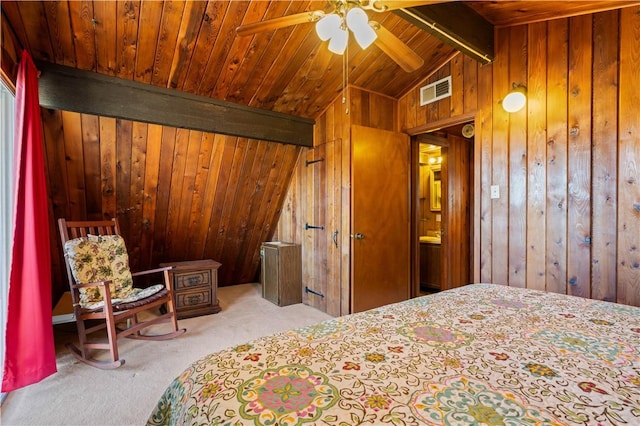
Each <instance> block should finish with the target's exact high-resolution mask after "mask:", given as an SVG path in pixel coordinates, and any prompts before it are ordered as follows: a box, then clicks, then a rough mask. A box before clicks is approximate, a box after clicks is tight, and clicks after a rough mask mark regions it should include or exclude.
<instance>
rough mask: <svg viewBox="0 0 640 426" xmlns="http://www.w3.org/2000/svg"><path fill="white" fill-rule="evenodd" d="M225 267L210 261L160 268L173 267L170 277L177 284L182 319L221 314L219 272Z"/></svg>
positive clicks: (177, 307)
mask: <svg viewBox="0 0 640 426" xmlns="http://www.w3.org/2000/svg"><path fill="white" fill-rule="evenodd" d="M221 265H222V264H221V263H219V262H216V261H215V260H210V259H207V260H193V261H189V262H173V263H161V264H160V266H173V269H172V270H170V271H169V275H170V276H171V279H172V280H173V281H172V282H173V293H174V302H175V304H176V312H177V314H178V319H183V318H190V317H196V316H198V315H208V314H215V313H218V312H220V305H219V302H218V268H220V266H221Z"/></svg>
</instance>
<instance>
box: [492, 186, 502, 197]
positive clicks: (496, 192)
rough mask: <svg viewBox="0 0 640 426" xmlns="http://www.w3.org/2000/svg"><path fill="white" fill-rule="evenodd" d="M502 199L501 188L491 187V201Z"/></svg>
mask: <svg viewBox="0 0 640 426" xmlns="http://www.w3.org/2000/svg"><path fill="white" fill-rule="evenodd" d="M496 198H500V186H499V185H491V199H492V200H493V199H496Z"/></svg>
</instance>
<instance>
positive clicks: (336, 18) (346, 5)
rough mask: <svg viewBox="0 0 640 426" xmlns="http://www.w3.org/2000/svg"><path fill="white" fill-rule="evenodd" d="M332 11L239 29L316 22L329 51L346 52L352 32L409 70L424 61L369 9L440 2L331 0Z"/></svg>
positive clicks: (258, 29)
mask: <svg viewBox="0 0 640 426" xmlns="http://www.w3.org/2000/svg"><path fill="white" fill-rule="evenodd" d="M329 3H330V5H331V7H330V10H329V12H325V11H323V10H313V11H310V12H301V13H296V14H293V15H288V16H282V17H279V18H274V19H268V20H266V21H261V22H253V23H250V24H246V25H242V26H240V27H238V28H237V29H236V33H237V34H238V35H239V36H247V35H253V34H256V33H259V32H262V31H273V30H277V29H279V28H284V27H288V26H291V25H298V24H304V23H309V22H315V23H316V32H317V33H318V37H319V38H320V39H321V40H322V41H329V46H328V47H329V50H330V51H331V52H333V53H337V54H342V53H344V50H345V48H346V46H347V43H348V39H349V32H351V33H352V34H353V36H354V38H355V39H356V41H357V42H358V44H359V45H360V47H362V48H363V49H366V48H367V47H368V46H369V45H371V44H372V43H375V45H376V46H378V47H379V48H380V50H382V51H383V52H384V53H385V54H387V55H388V56H389V57H390V58H391V59H392V60H393V61H394V62H396V63H397V64H398V65H399V66H400V67H401V68H402V69H403V70H405V71H406V72H413V71H415V70H417V69H419V68H420V67H421V66H422V65H423V64H424V60H423V59H422V58H421V57H420V56H418V54H416V53H415V52H414V51H413V50H411V48H410V47H409V46H407V45H406V44H404V42H403V41H402V40H400V39H399V38H398V37H396V36H395V35H394V34H393V33H391V31H389V30H387V29H386V28H384V27H383V26H382V25H380V24H379V23H378V22H376V21H370V20H369V17H368V15H367V12H366V11H373V12H387V11H391V10H394V9H401V8H407V7H413V6H420V5H424V4H429V3H437V1H425V0H423V1H402V0H401V1H391V0H390V1H385V0H330V1H329Z"/></svg>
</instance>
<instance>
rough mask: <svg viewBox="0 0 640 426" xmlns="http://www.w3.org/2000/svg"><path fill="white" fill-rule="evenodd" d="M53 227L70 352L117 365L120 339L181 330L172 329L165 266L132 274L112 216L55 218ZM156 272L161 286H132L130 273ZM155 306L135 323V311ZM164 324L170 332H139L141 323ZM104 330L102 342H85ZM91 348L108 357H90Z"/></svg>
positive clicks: (171, 334)
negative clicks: (71, 330)
mask: <svg viewBox="0 0 640 426" xmlns="http://www.w3.org/2000/svg"><path fill="white" fill-rule="evenodd" d="M58 228H59V230H60V237H61V239H62V248H63V253H64V258H65V265H66V267H67V276H68V279H69V287H70V289H71V300H72V302H73V311H74V315H75V318H76V324H77V327H78V339H79V343H78V346H76V345H74V344H72V343H68V344H67V348H69V350H70V352H71V354H72V355H73V356H75V357H76V358H77V359H78V360H80V361H82V362H84V363H87V364H89V365H92V366H94V367H97V368H103V369H112V368H117V367H119V366H121V365H123V364H124V359H121V358H120V357H119V355H118V339H119V338H120V337H129V338H132V339H142V340H167V339H171V338H174V337H176V336H179V335H181V334H183V333H184V332H185V331H186V329H184V328H182V329H179V328H178V320H177V317H176V313H175V308H174V299H173V287H172V282H171V279H170V278H169V273H168V271H169V270H170V269H171V267H165V268H158V269H152V270H148V271H141V272H136V273H133V274H132V273H131V272H130V270H129V258H128V255H127V249H126V247H125V244H124V240H123V239H122V237H121V236H120V228H119V226H118V221H117V219H112V220H103V221H92V222H77V221H76V222H71V221H66V220H65V219H58ZM160 273H162V274H163V276H164V283H163V284H157V285H154V286H151V287H148V288H145V289H140V288H135V287H133V278H132V277H136V276H141V275H147V274H160ZM165 307H166V308H165ZM156 308H158V309H157V310H159V311H160V312H159V313H154V314H148V315H147V316H150V317H151V319H147V320H144V321H141V318H140V317H139V315H138V314H140V313H141V312H143V311H147V310H151V309H156ZM164 322H169V323H170V324H171V325H172V328H173V331H172V332H169V333H166V334H160V335H147V334H142V333H141V330H143V329H144V328H146V327H149V326H151V325H156V324H159V323H164ZM104 329H106V332H107V341H105V339H104V338H102V339H99V340H95V339H92V340H91V341H90V340H89V335H92V334H93V333H95V332H98V331H101V330H104ZM92 337H93V338H95V336H92ZM94 350H107V351H109V353H110V357H111V360H110V361H105V360H100V359H97V358H94V357H93V356H91V354H90V352H91V351H94Z"/></svg>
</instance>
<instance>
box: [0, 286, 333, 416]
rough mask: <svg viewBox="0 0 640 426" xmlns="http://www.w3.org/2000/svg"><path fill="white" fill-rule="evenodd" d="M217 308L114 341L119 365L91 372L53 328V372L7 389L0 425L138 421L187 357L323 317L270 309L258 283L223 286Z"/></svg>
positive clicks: (71, 335)
mask: <svg viewBox="0 0 640 426" xmlns="http://www.w3.org/2000/svg"><path fill="white" fill-rule="evenodd" d="M218 293H219V294H218V297H219V299H220V306H221V308H222V311H221V312H219V313H217V314H214V315H207V316H202V317H196V318H189V319H184V320H180V321H179V324H180V326H181V327H186V329H187V333H186V334H184V335H182V336H180V337H178V338H176V339H173V340H168V341H163V342H153V341H147V342H145V341H139V340H131V339H122V340H120V346H119V350H120V356H121V357H122V358H124V359H125V360H126V363H125V364H124V365H123V366H122V367H120V368H118V369H115V370H98V369H96V368H93V367H89V366H88V365H86V364H83V363H80V362H78V361H76V360H75V358H73V357H72V356H71V355H69V353H68V351H67V349H66V348H65V347H64V344H65V343H66V342H67V341H69V340H73V339H75V326H74V325H71V324H61V325H57V326H55V328H56V346H57V348H56V352H57V364H58V372H57V373H56V374H54V375H53V376H51V377H49V378H47V379H45V380H43V381H42V382H40V383H36V384H34V385H31V386H27V387H26V388H24V389H20V390H18V391H15V392H12V393H10V394H9V396H8V397H7V399H6V400H5V401H4V403H3V404H2V411H0V424H2V425H3V426H8V425H142V424H144V423H145V422H146V420H147V417H148V416H149V414H150V413H151V410H152V409H153V408H154V406H155V403H156V401H157V400H158V399H159V398H160V395H161V394H162V392H163V391H164V389H165V388H166V387H167V386H168V385H169V383H170V382H171V381H172V380H173V379H174V377H176V376H177V375H179V374H180V373H181V372H182V371H183V370H184V369H185V368H186V367H187V366H188V365H189V364H190V363H191V362H192V361H195V360H196V359H198V358H201V357H202V356H204V355H206V354H208V353H210V352H215V351H218V350H222V349H225V348H227V347H229V346H234V345H238V344H240V343H244V342H246V341H249V340H252V339H255V338H257V337H260V336H264V335H268V334H272V333H276V332H280V331H285V330H289V329H292V328H297V327H303V326H306V325H311V324H315V323H318V322H321V321H324V320H326V319H329V318H331V317H330V316H329V315H327V314H325V313H323V312H321V311H319V310H317V309H315V308H311V307H309V306H306V305H302V304H297V305H290V306H285V307H278V306H276V305H274V304H272V303H271V302H268V301H266V300H264V299H262V297H261V287H260V284H243V285H238V286H231V287H223V288H220V289H219V291H218Z"/></svg>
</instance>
